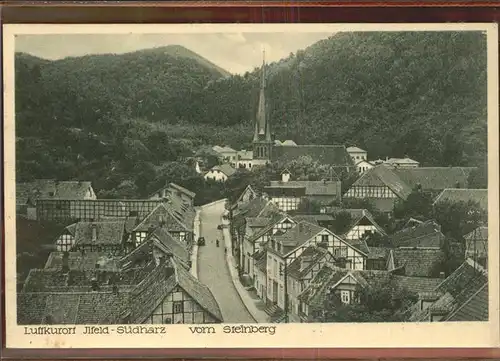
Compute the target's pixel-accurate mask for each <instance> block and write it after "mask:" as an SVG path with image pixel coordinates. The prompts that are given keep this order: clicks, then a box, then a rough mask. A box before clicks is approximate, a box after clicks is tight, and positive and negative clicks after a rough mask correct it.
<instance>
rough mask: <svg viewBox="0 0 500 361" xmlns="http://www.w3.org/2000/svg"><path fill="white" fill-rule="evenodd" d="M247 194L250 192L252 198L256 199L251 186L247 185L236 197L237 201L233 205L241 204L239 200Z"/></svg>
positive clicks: (255, 193)
mask: <svg viewBox="0 0 500 361" xmlns="http://www.w3.org/2000/svg"><path fill="white" fill-rule="evenodd" d="M247 192H250V193H251V194H252V195H253V197H257V192H255V191H254V190H253V188H252V186H251V185H250V184H249V185H247V186H246V187H245V189H244V190H243V192H241V194H240V196H239V197H238V199H237V200H236V202H235V203H239V202H241V200H242V199H243V196H244V195H245V194H246V193H247Z"/></svg>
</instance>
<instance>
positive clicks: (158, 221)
mask: <svg viewBox="0 0 500 361" xmlns="http://www.w3.org/2000/svg"><path fill="white" fill-rule="evenodd" d="M162 224H163V225H164V227H165V228H167V229H168V231H170V232H190V228H188V227H187V226H186V225H185V224H184V222H183V220H182V215H176V214H175V213H174V212H173V211H172V210H171V209H169V208H167V206H165V205H164V204H163V203H161V204H159V205H158V206H157V207H156V208H155V209H154V210H153V211H152V212H151V213H149V214H148V215H147V216H146V218H144V219H143V220H142V222H141V223H139V224H138V225H137V227H135V229H134V231H136V232H148V231H150V230H152V229H156V228H157V227H159V226H160V225H162Z"/></svg>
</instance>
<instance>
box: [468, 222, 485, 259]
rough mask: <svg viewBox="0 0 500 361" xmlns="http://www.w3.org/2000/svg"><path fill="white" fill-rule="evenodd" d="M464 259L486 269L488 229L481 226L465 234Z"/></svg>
mask: <svg viewBox="0 0 500 361" xmlns="http://www.w3.org/2000/svg"><path fill="white" fill-rule="evenodd" d="M464 239H465V246H466V249H465V257H466V258H470V259H472V260H473V261H474V262H476V263H478V264H480V265H481V266H483V267H484V268H488V227H487V226H481V227H478V228H476V229H475V230H473V231H472V232H470V233H469V234H466V235H465V236H464Z"/></svg>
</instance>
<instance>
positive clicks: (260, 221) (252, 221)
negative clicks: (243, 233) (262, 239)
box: [246, 217, 272, 228]
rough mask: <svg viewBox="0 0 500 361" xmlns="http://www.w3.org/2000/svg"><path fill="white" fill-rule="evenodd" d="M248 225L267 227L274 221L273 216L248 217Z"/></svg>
mask: <svg viewBox="0 0 500 361" xmlns="http://www.w3.org/2000/svg"><path fill="white" fill-rule="evenodd" d="M246 221H247V226H248V227H255V228H261V227H266V226H267V225H269V223H270V222H271V221H272V218H271V217H247V218H246Z"/></svg>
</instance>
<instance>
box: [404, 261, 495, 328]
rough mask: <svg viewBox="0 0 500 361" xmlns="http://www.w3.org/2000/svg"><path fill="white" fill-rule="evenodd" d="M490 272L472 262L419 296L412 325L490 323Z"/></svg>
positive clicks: (412, 316)
mask: <svg viewBox="0 0 500 361" xmlns="http://www.w3.org/2000/svg"><path fill="white" fill-rule="evenodd" d="M488 308H489V307H488V271H487V270H486V269H485V268H483V267H482V266H481V265H479V264H478V263H476V262H474V261H473V260H471V259H470V258H469V259H467V260H466V261H465V262H464V263H463V264H462V265H461V266H460V267H458V268H457V269H456V270H455V271H454V272H453V273H452V274H451V275H449V276H448V277H447V278H446V279H445V280H443V282H441V283H440V284H439V285H438V286H437V287H436V288H434V289H433V290H431V291H429V292H422V293H419V300H418V302H417V303H416V304H415V305H414V306H413V307H412V308H411V309H410V310H409V313H410V317H409V320H410V321H411V322H438V321H487V320H488V319H489V317H488Z"/></svg>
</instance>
